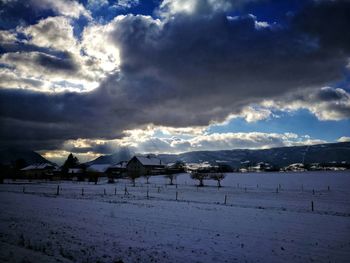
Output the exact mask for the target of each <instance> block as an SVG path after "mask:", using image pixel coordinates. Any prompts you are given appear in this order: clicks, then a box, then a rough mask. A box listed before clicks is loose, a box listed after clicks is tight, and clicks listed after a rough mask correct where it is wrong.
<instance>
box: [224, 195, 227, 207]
mask: <svg viewBox="0 0 350 263" xmlns="http://www.w3.org/2000/svg"><path fill="white" fill-rule="evenodd" d="M226 203H227V195H225V201H224V204H225V205H226Z"/></svg>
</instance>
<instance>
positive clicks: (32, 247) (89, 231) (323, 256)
mask: <svg viewBox="0 0 350 263" xmlns="http://www.w3.org/2000/svg"><path fill="white" fill-rule="evenodd" d="M176 181H177V186H176V185H173V186H170V185H166V183H168V179H166V178H164V177H163V176H156V177H151V179H150V182H151V183H150V184H149V185H147V184H145V180H144V179H143V178H140V179H138V181H137V184H136V187H132V186H131V184H130V182H129V181H128V180H120V181H119V182H118V183H116V184H107V183H106V180H101V181H100V182H99V183H98V185H94V184H88V183H77V182H76V183H74V182H61V183H60V184H59V187H60V188H59V195H57V182H56V183H49V182H48V183H45V182H42V183H37V182H31V183H30V182H16V184H4V185H0V200H1V201H0V209H1V211H2V213H1V214H0V246H1V248H2V249H1V250H0V262H44V261H45V262H58V261H60V262H348V259H349V258H350V241H349V236H350V192H349V187H350V174H349V172H322V173H317V172H309V173H254V174H249V173H248V174H228V175H227V176H226V178H225V179H224V180H223V182H222V185H223V187H222V188H221V189H218V188H217V187H215V182H213V181H205V184H206V185H207V186H206V187H203V188H197V187H196V184H197V182H195V181H193V180H192V179H190V177H189V175H187V174H182V175H180V176H178V178H177V180H176ZM125 187H126V188H127V193H126V192H125ZM225 196H226V198H225ZM176 199H177V200H176ZM225 199H226V203H225ZM311 202H313V204H314V211H312V207H311Z"/></svg>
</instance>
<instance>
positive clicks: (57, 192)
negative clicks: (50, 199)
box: [56, 185, 60, 195]
mask: <svg viewBox="0 0 350 263" xmlns="http://www.w3.org/2000/svg"><path fill="white" fill-rule="evenodd" d="M59 194H60V186H59V185H57V191H56V195H59Z"/></svg>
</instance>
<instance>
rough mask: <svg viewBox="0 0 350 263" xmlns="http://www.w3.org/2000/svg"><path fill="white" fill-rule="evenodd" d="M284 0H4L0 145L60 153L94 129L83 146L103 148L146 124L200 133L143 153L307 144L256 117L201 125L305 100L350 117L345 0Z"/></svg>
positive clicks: (337, 117) (330, 115) (334, 115)
mask: <svg viewBox="0 0 350 263" xmlns="http://www.w3.org/2000/svg"><path fill="white" fill-rule="evenodd" d="M289 2H290V5H286V6H290V7H289V9H286V10H283V12H282V11H281V10H278V13H279V15H278V16H277V15H276V16H274V12H277V11H276V8H275V7H276V6H278V1H274V0H270V1H264V2H262V1H225V0H220V1H211V0H201V1H200V0H164V1H158V2H155V3H156V6H155V8H153V9H152V11H151V12H148V13H147V12H146V10H148V9H147V6H146V4H145V3H144V2H143V1H107V0H106V1H90V0H89V1H81V2H78V1H49V0H28V1H15V0H7V1H5V0H0V13H1V16H0V17H1V19H0V29H1V31H0V40H1V44H0V52H1V55H0V87H1V89H0V102H1V104H0V112H1V116H0V121H1V124H2V125H1V130H0V136H1V139H0V143H1V145H12V146H23V147H29V148H32V149H35V150H54V151H59V150H62V149H64V150H68V149H67V144H68V143H69V142H72V141H78V140H89V141H99V140H102V141H108V142H110V143H108V142H107V145H109V146H108V147H105V148H103V147H100V148H98V147H92V148H91V147H90V148H89V147H85V148H84V147H81V148H82V149H80V150H79V151H80V152H82V151H86V152H94V153H96V152H100V153H104V152H106V151H113V147H118V146H119V145H120V144H123V142H125V141H127V138H128V135H127V134H126V131H130V130H138V129H142V128H143V127H146V126H147V125H153V126H154V127H163V128H164V127H166V128H167V129H175V130H176V129H194V127H200V129H201V130H202V133H201V134H196V135H193V134H192V135H187V136H190V137H187V138H177V137H176V136H175V137H173V139H169V138H167V139H164V138H160V137H156V136H155V138H152V141H149V140H148V139H147V138H144V140H143V141H139V142H138V145H132V147H135V148H136V149H139V150H140V151H156V152H180V151H187V150H192V149H224V148H225V149H226V148H241V147H244V148H246V147H247V148H261V147H273V146H281V145H288V144H290V145H292V144H296V143H300V142H303V143H308V142H307V140H306V139H305V140H304V139H303V140H296V141H295V142H294V143H290V142H288V140H287V139H288V138H287V139H285V138H286V137H285V135H284V134H285V133H282V132H281V133H275V132H271V133H264V134H263V135H261V134H256V133H255V131H254V126H251V127H252V128H251V130H250V131H249V132H248V133H243V132H242V133H230V132H225V133H224V132H223V133H218V134H207V133H205V132H204V131H205V130H206V129H207V128H208V126H209V125H215V124H220V123H221V125H223V126H224V125H225V123H227V122H229V120H230V119H232V118H243V119H244V120H245V121H246V122H247V123H248V124H249V123H251V124H252V125H255V124H256V123H259V122H261V121H268V120H269V119H271V118H278V114H276V112H287V113H288V112H295V111H298V110H300V109H306V110H307V111H309V113H310V114H312V115H314V116H315V117H316V118H317V119H318V120H319V121H332V122H333V123H334V124H333V125H335V126H336V125H337V124H336V123H337V122H338V121H347V127H349V128H350V125H349V117H350V94H349V68H350V67H349V57H350V56H349V55H350V49H349V46H350V38H349V34H348V28H349V26H350V21H349V16H348V15H347V14H348V13H349V12H350V3H349V2H347V1H327V0H323V1H311V0H310V1H303V3H300V2H298V1H289ZM153 4H154V3H153ZM261 5H264V7H265V10H270V13H269V12H266V13H264V12H262V11H261V10H262V9H261V8H255V7H258V6H260V7H261ZM23 6H25V7H27V8H26V9H24V8H23ZM269 8H270V9H269ZM101 10H102V11H101ZM128 10H130V12H129V11H128ZM263 10H264V9H263ZM274 10H275V11H274ZM103 12H105V13H103ZM281 12H282V13H283V15H280V13H281ZM146 13H147V14H146ZM103 14H105V19H103ZM112 15H113V18H112V19H110V17H111V16H112ZM269 15H270V17H269ZM101 16H102V18H101ZM94 17H98V19H94ZM107 17H108V19H107ZM280 125H283V123H281V124H280ZM164 129H165V128H164ZM173 132H174V130H173ZM305 134H307V133H305V132H303V131H302V130H301V131H300V134H298V135H296V136H297V137H298V138H305V137H303V136H305ZM253 135H254V136H255V137H254V136H253ZM256 136H257V137H256ZM259 136H260V137H261V136H263V137H264V138H268V139H267V140H265V139H258V140H251V138H252V137H254V138H260V137H259ZM344 136H349V134H348V132H347V131H344ZM174 138H177V139H174ZM123 140H124V141H123ZM324 140H325V138H313V139H311V138H310V140H309V141H313V142H320V141H324ZM114 141H118V142H119V143H114ZM155 141H156V142H155ZM251 141H254V142H253V143H251ZM256 141H258V143H256ZM150 145H156V147H153V148H152V147H150ZM68 148H69V147H68ZM106 149H107V150H106ZM157 149H160V150H157ZM70 150H72V151H78V149H77V148H76V147H70Z"/></svg>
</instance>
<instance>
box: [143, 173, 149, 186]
mask: <svg viewBox="0 0 350 263" xmlns="http://www.w3.org/2000/svg"><path fill="white" fill-rule="evenodd" d="M144 177H145V178H146V184H149V178H150V177H151V175H150V174H145V175H144Z"/></svg>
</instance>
